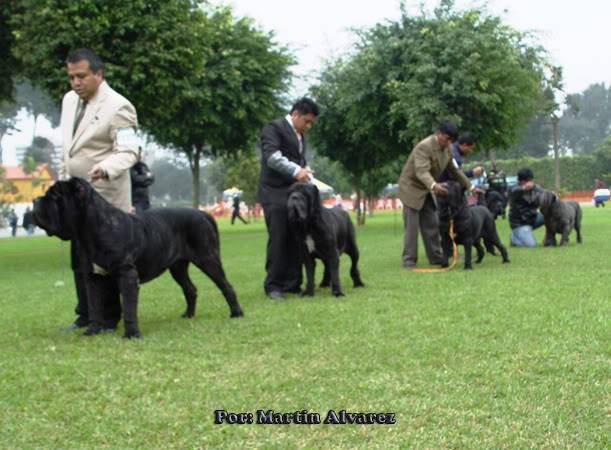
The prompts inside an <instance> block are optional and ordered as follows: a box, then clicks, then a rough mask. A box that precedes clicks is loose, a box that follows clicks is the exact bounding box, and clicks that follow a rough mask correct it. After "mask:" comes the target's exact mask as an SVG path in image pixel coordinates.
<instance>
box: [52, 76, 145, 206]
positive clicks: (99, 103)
mask: <svg viewBox="0 0 611 450" xmlns="http://www.w3.org/2000/svg"><path fill="white" fill-rule="evenodd" d="M78 105H79V97H78V95H77V94H76V92H74V91H70V92H68V93H67V94H66V95H65V96H64V99H63V101H62V113H61V120H60V127H61V131H62V137H63V155H62V163H61V164H60V168H59V176H60V179H67V178H69V177H71V176H75V177H81V178H84V179H86V180H88V181H89V176H88V175H87V173H88V172H89V171H90V170H91V168H92V167H93V166H94V164H98V163H99V164H100V166H101V167H102V168H103V169H104V171H105V172H106V173H107V174H108V179H102V180H97V181H95V182H94V183H92V186H93V188H94V189H95V190H96V191H97V192H98V193H99V194H101V195H102V197H104V198H105V199H106V200H108V201H109V202H110V203H112V204H113V205H114V206H116V207H117V208H120V209H122V210H123V211H126V212H129V211H130V209H131V205H132V202H131V181H130V176H129V168H130V167H131V166H133V165H134V163H135V162H136V161H137V160H138V147H139V142H138V138H137V135H136V132H137V127H138V119H137V116H136V109H135V108H134V106H133V105H132V104H131V103H130V102H129V100H127V99H126V98H125V97H123V96H122V95H120V94H118V93H117V92H115V91H114V90H113V89H111V88H110V86H108V84H107V83H106V81H103V82H102V84H100V86H99V88H98V91H97V92H96V94H95V95H94V96H93V98H92V99H91V100H90V101H89V103H88V104H87V108H86V109H85V115H84V116H83V119H82V120H81V122H80V124H79V127H78V128H77V130H76V131H75V132H74V135H73V134H72V130H73V128H74V123H75V118H76V112H77V108H78Z"/></svg>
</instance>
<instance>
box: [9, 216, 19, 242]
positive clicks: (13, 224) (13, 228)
mask: <svg viewBox="0 0 611 450" xmlns="http://www.w3.org/2000/svg"><path fill="white" fill-rule="evenodd" d="M18 220H19V219H18V218H17V214H15V210H14V209H11V211H10V212H9V213H8V224H9V226H10V227H11V236H13V237H15V236H17V221H18Z"/></svg>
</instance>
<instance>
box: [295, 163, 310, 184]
mask: <svg viewBox="0 0 611 450" xmlns="http://www.w3.org/2000/svg"><path fill="white" fill-rule="evenodd" d="M295 178H296V179H297V181H302V182H308V181H310V179H311V178H312V172H311V171H310V170H309V169H308V168H307V167H304V168H303V169H301V170H300V171H299V172H297V175H295Z"/></svg>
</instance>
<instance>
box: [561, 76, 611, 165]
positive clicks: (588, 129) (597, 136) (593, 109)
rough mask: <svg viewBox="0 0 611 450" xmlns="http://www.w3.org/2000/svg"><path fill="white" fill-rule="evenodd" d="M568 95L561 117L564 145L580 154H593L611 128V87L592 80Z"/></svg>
mask: <svg viewBox="0 0 611 450" xmlns="http://www.w3.org/2000/svg"><path fill="white" fill-rule="evenodd" d="M568 98H569V100H570V101H569V104H568V107H567V109H566V110H565V111H564V113H563V115H562V118H561V119H560V130H561V133H560V139H561V142H562V145H563V147H565V148H569V149H571V150H573V151H574V152H575V153H578V154H591V153H592V152H593V151H594V150H595V148H596V146H597V145H598V144H600V143H601V142H602V141H603V140H604V139H605V137H606V136H607V135H608V134H609V133H610V132H611V87H607V86H606V85H605V83H596V84H592V85H590V86H588V88H586V89H585V90H584V91H583V92H582V93H577V94H572V95H570V96H568Z"/></svg>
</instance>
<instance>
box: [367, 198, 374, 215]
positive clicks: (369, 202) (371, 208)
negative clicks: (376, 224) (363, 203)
mask: <svg viewBox="0 0 611 450" xmlns="http://www.w3.org/2000/svg"><path fill="white" fill-rule="evenodd" d="M367 200H368V201H367V203H368V207H369V217H373V210H374V209H375V204H374V202H375V197H374V196H373V195H370V196H369V198H368V199H367Z"/></svg>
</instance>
